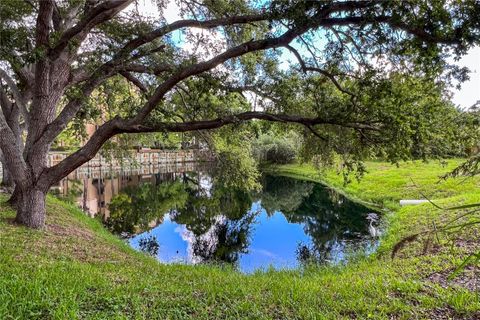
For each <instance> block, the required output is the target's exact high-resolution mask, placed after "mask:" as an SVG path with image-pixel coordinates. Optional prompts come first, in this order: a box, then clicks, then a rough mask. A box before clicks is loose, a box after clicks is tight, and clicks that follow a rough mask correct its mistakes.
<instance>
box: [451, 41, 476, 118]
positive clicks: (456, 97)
mask: <svg viewBox="0 0 480 320" xmlns="http://www.w3.org/2000/svg"><path fill="white" fill-rule="evenodd" d="M457 64H458V65H460V66H462V67H467V68H469V69H470V71H471V73H470V80H469V81H467V82H465V83H463V84H462V87H461V89H460V90H457V89H454V90H452V91H453V99H452V100H453V103H455V105H459V106H460V107H461V108H462V109H466V108H469V107H471V106H472V105H473V104H474V103H475V102H476V101H477V100H480V47H474V48H472V49H471V50H470V51H469V52H468V54H467V55H466V56H464V57H463V58H462V59H461V60H460V61H459V62H458V63H457Z"/></svg>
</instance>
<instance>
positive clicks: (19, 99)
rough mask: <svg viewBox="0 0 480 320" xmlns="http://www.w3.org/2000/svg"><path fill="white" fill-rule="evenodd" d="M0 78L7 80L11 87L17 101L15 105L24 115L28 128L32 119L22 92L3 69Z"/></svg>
mask: <svg viewBox="0 0 480 320" xmlns="http://www.w3.org/2000/svg"><path fill="white" fill-rule="evenodd" d="M0 78H2V79H3V80H5V82H6V83H7V85H8V86H9V88H10V91H11V92H12V94H13V98H14V99H15V103H16V104H17V106H18V107H19V109H20V112H21V113H22V116H23V119H24V121H25V123H26V125H27V127H28V123H29V118H30V117H29V114H28V110H27V106H26V104H25V101H24V100H23V97H22V95H21V93H20V91H19V90H18V88H17V85H16V84H15V81H13V79H12V78H11V77H10V76H9V75H8V74H7V73H6V72H5V70H3V69H1V68H0Z"/></svg>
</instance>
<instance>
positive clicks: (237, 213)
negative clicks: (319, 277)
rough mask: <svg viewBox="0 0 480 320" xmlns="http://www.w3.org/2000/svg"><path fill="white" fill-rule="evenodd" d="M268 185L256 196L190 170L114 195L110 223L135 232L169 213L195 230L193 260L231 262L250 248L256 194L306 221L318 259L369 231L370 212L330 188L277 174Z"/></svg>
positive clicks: (290, 217) (270, 209)
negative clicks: (180, 174) (171, 180)
mask: <svg viewBox="0 0 480 320" xmlns="http://www.w3.org/2000/svg"><path fill="white" fill-rule="evenodd" d="M263 186H264V189H263V192H262V193H257V194H252V193H251V192H247V191H246V190H242V189H239V188H233V189H232V188H225V187H224V186H222V184H218V183H216V180H215V179H212V178H210V177H208V176H206V175H202V174H185V175H183V176H182V177H180V179H177V180H176V181H174V182H162V183H159V184H157V185H153V184H142V185H140V186H137V187H134V188H132V187H130V188H127V189H125V190H123V191H122V193H120V194H119V195H117V196H116V197H115V198H114V200H113V201H112V203H111V204H110V212H111V216H110V218H109V219H108V220H107V222H106V223H107V225H108V226H109V228H110V229H111V230H113V231H114V232H117V233H120V232H127V233H130V234H133V233H135V232H136V231H138V230H139V229H140V230H146V229H148V227H149V225H151V224H152V221H155V220H157V222H158V221H161V220H160V219H162V218H163V216H164V214H165V213H170V218H171V220H172V221H174V222H175V223H178V224H181V225H185V227H186V229H187V231H188V232H190V233H191V235H192V238H191V250H192V251H191V253H192V254H193V256H194V257H193V258H197V260H201V261H212V260H213V261H224V262H229V263H234V262H236V261H238V258H239V256H240V254H241V253H246V252H247V249H248V246H249V240H250V239H249V238H250V237H249V236H250V234H251V232H252V228H253V223H254V221H255V217H256V216H257V214H258V212H252V211H251V208H252V202H253V198H252V197H255V198H257V199H260V200H261V203H262V207H263V208H264V209H265V210H266V212H267V214H269V215H272V214H273V213H274V212H276V211H280V212H282V213H283V215H284V216H285V217H286V219H287V221H288V222H290V223H302V224H304V230H305V233H307V234H308V235H309V236H310V237H311V239H312V246H311V247H310V248H309V249H310V250H314V251H315V252H314V253H313V255H314V256H315V257H319V259H328V258H329V257H330V255H331V252H332V250H334V249H335V248H336V247H337V249H338V246H339V245H340V246H341V245H342V244H343V243H345V242H355V241H359V240H362V239H363V238H364V237H365V235H366V234H368V222H367V220H366V219H365V218H366V215H367V213H368V212H369V210H368V209H367V208H365V207H363V206H360V205H358V204H356V203H353V202H351V201H348V200H347V199H345V198H344V197H343V196H341V195H339V194H337V193H335V192H334V191H331V190H330V189H327V188H325V187H323V186H321V185H319V184H315V183H312V182H305V181H299V180H295V179H291V178H285V177H272V176H267V177H264V179H263ZM340 250H343V249H342V248H340ZM303 251H305V250H303Z"/></svg>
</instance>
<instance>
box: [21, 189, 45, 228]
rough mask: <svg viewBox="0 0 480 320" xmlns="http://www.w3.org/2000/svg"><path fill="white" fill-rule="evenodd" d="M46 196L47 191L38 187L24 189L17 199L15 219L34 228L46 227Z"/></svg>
mask: <svg viewBox="0 0 480 320" xmlns="http://www.w3.org/2000/svg"><path fill="white" fill-rule="evenodd" d="M45 198H46V192H44V191H42V190H39V189H36V188H32V189H27V190H24V191H22V192H21V193H20V194H19V195H18V199H17V216H16V218H15V221H16V222H17V223H20V224H23V225H25V226H27V227H30V228H34V229H42V228H43V227H45Z"/></svg>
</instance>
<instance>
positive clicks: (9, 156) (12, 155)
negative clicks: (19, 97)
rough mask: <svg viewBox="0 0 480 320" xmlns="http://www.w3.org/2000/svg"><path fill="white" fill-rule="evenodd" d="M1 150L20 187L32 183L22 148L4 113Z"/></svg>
mask: <svg viewBox="0 0 480 320" xmlns="http://www.w3.org/2000/svg"><path fill="white" fill-rule="evenodd" d="M0 149H1V150H2V152H3V156H4V160H5V163H6V165H7V167H8V170H9V171H10V172H12V173H14V175H13V179H14V181H15V183H16V184H18V185H19V186H20V187H26V186H27V185H28V184H29V182H30V181H31V179H30V176H29V174H28V170H27V164H26V163H25V160H24V159H23V155H22V151H21V150H22V148H21V146H20V145H18V142H17V139H16V137H15V135H14V133H13V132H12V130H11V128H10V127H9V126H8V123H7V120H6V119H5V116H4V114H3V112H0Z"/></svg>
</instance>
